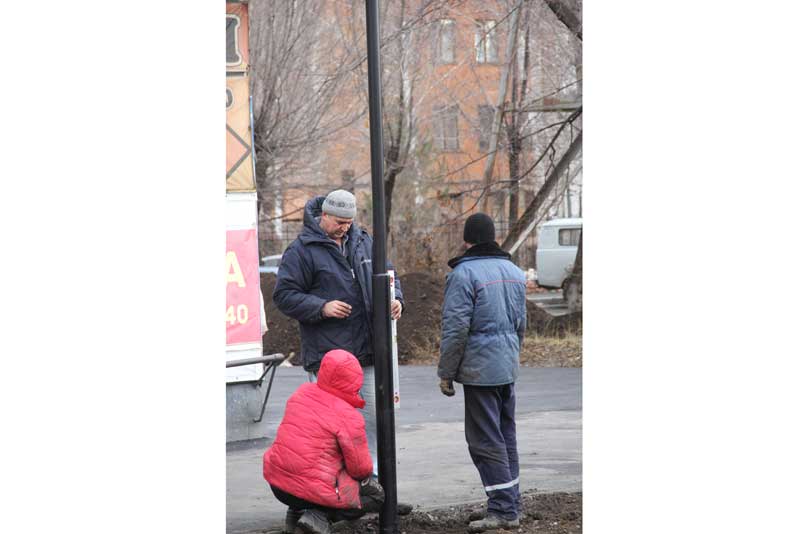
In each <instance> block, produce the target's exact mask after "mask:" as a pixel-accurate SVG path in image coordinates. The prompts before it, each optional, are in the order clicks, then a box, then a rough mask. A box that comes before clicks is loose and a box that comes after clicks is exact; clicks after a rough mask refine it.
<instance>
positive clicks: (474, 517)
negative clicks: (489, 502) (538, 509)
mask: <svg viewBox="0 0 800 534" xmlns="http://www.w3.org/2000/svg"><path fill="white" fill-rule="evenodd" d="M485 517H486V507H485V506H484V507H481V508H478V509H477V510H473V511H471V512H470V513H469V520H470V521H478V520H479V519H483V518H485ZM517 519H519V520H520V521H522V520H524V519H525V513H524V512H518V513H517Z"/></svg>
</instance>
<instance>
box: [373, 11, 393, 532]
mask: <svg viewBox="0 0 800 534" xmlns="http://www.w3.org/2000/svg"><path fill="white" fill-rule="evenodd" d="M366 2H367V77H368V82H369V141H370V143H369V146H370V162H371V166H372V209H373V211H372V225H373V242H372V325H373V328H372V334H373V339H372V344H373V351H374V357H375V406H376V412H377V414H376V415H377V420H378V421H377V423H378V480H379V481H380V483H381V486H383V490H384V491H385V492H386V499H385V500H384V503H383V507H382V508H381V512H380V532H381V534H397V463H396V459H395V436H394V399H393V398H392V366H391V362H390V361H389V358H390V357H391V354H392V347H391V342H392V341H391V337H390V336H389V332H390V331H391V323H390V316H389V274H388V273H387V272H386V207H385V198H384V197H385V195H384V188H383V129H382V128H381V117H382V115H381V58H380V46H379V27H378V3H377V0H366Z"/></svg>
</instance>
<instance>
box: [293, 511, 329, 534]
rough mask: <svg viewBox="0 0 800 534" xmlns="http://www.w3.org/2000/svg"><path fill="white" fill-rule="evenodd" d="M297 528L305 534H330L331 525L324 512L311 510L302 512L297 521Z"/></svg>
mask: <svg viewBox="0 0 800 534" xmlns="http://www.w3.org/2000/svg"><path fill="white" fill-rule="evenodd" d="M297 528H298V529H299V530H300V531H301V532H305V534H330V532H331V523H330V521H328V518H327V517H326V516H325V513H324V512H322V511H320V510H315V509H313V508H312V509H310V510H306V511H305V512H303V515H302V516H301V517H300V519H299V520H298V521H297Z"/></svg>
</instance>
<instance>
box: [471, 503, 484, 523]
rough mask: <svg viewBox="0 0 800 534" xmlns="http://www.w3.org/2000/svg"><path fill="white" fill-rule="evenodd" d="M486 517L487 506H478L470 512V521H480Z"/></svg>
mask: <svg viewBox="0 0 800 534" xmlns="http://www.w3.org/2000/svg"><path fill="white" fill-rule="evenodd" d="M485 517H486V507H485V506H483V507H481V508H478V509H477V510H473V511H471V512H470V513H469V521H470V522H472V521H478V520H480V519H484V518H485Z"/></svg>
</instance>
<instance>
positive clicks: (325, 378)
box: [317, 349, 365, 408]
mask: <svg viewBox="0 0 800 534" xmlns="http://www.w3.org/2000/svg"><path fill="white" fill-rule="evenodd" d="M363 382H364V373H363V371H362V370H361V364H360V363H358V360H357V359H356V357H355V356H353V355H352V354H350V353H349V352H347V351H346V350H341V349H335V350H331V351H328V352H327V353H325V356H324V357H323V358H322V364H321V365H320V367H319V373H318V374H317V385H318V386H319V388H320V389H321V390H322V391H326V392H328V393H330V394H331V395H335V396H337V397H339V398H340V399H342V400H344V401H346V402H347V403H348V404H350V405H351V406H354V407H356V408H363V407H364V404H365V403H364V399H362V398H361V397H360V396H359V394H358V390H360V389H361V384H362V383H363Z"/></svg>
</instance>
